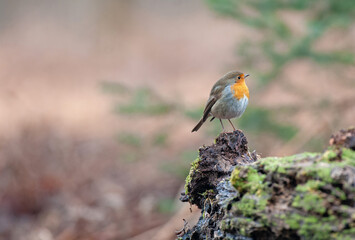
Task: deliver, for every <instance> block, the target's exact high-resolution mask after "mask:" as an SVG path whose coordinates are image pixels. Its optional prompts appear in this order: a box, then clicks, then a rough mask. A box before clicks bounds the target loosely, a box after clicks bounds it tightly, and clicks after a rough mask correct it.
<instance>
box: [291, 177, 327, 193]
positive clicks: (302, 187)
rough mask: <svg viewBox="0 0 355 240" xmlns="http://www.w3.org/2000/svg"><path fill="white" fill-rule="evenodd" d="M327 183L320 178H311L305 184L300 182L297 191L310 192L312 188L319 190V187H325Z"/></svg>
mask: <svg viewBox="0 0 355 240" xmlns="http://www.w3.org/2000/svg"><path fill="white" fill-rule="evenodd" d="M325 184H326V183H324V182H322V181H320V180H314V179H312V180H309V181H307V182H306V183H305V184H299V185H298V186H297V187H296V191H299V192H309V191H312V190H318V189H319V188H321V187H323V186H324V185H325Z"/></svg>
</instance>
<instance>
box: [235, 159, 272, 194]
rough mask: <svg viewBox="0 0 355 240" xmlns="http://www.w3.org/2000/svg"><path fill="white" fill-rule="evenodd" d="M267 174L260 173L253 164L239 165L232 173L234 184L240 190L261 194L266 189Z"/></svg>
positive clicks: (241, 191)
mask: <svg viewBox="0 0 355 240" xmlns="http://www.w3.org/2000/svg"><path fill="white" fill-rule="evenodd" d="M265 177H266V175H264V174H261V173H258V171H257V170H256V169H255V168H253V167H251V166H238V167H236V168H235V169H234V171H233V172H232V174H231V180H230V181H231V183H232V185H233V186H234V187H235V188H236V189H237V190H238V191H239V192H240V193H243V192H246V191H248V192H249V193H257V194H261V193H262V192H263V191H264V183H263V182H264V179H265Z"/></svg>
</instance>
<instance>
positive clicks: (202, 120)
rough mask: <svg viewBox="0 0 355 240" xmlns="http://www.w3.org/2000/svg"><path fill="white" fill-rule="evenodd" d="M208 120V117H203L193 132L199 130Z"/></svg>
mask: <svg viewBox="0 0 355 240" xmlns="http://www.w3.org/2000/svg"><path fill="white" fill-rule="evenodd" d="M205 121H206V119H203V118H201V120H200V121H199V122H198V123H197V125H196V126H195V127H194V129H192V131H191V132H197V130H199V129H200V127H201V126H202V124H203V123H204V122H205Z"/></svg>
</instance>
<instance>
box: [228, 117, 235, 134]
mask: <svg viewBox="0 0 355 240" xmlns="http://www.w3.org/2000/svg"><path fill="white" fill-rule="evenodd" d="M228 121H229V123H230V124H231V125H232V127H233V130H234V131H235V127H234V125H233V123H232V122H231V120H230V119H228Z"/></svg>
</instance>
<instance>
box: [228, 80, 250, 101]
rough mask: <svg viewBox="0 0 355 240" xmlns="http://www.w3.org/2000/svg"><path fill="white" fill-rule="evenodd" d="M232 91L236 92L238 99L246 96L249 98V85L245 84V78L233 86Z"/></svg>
mask: <svg viewBox="0 0 355 240" xmlns="http://www.w3.org/2000/svg"><path fill="white" fill-rule="evenodd" d="M231 89H232V92H234V97H236V98H237V99H238V100H240V99H241V98H243V97H244V95H245V96H247V98H248V99H249V89H248V86H247V85H246V84H245V81H244V79H243V80H242V81H238V82H236V83H235V84H233V85H232V86H231Z"/></svg>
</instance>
